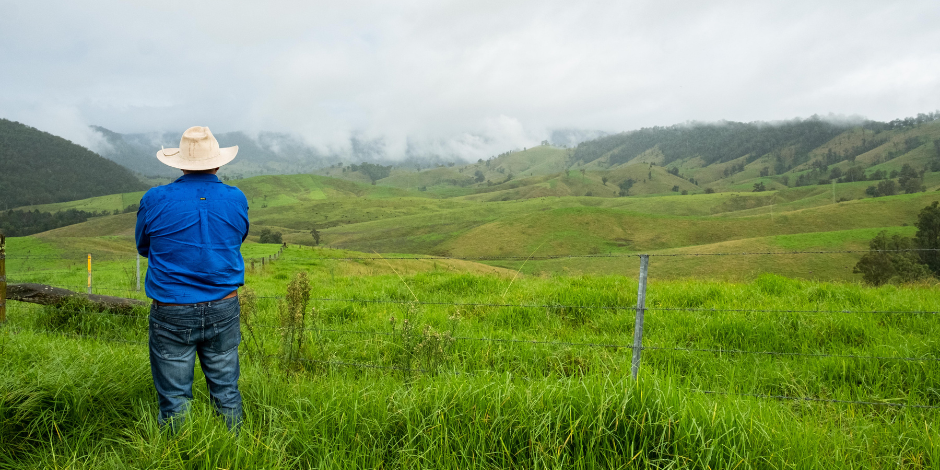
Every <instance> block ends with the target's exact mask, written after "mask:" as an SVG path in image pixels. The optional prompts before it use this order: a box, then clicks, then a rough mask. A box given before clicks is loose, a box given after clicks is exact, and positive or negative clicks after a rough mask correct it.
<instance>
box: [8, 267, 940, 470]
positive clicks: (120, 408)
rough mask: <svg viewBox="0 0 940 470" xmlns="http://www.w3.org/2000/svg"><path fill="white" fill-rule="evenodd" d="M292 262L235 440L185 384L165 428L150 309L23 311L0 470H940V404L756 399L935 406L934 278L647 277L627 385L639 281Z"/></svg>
mask: <svg viewBox="0 0 940 470" xmlns="http://www.w3.org/2000/svg"><path fill="white" fill-rule="evenodd" d="M307 251H308V252H309V250H307ZM288 254H289V255H290V256H288ZM288 254H285V256H284V258H283V261H278V262H276V263H274V264H272V265H269V266H267V267H266V268H265V270H263V271H262V270H260V269H259V270H258V271H257V272H255V273H253V274H251V275H250V276H249V279H248V283H249V285H250V287H251V289H250V290H247V289H246V290H243V291H242V294H241V295H242V299H241V300H242V307H243V318H242V321H243V338H244V339H245V341H243V343H242V358H243V361H244V362H243V364H244V368H243V375H242V383H241V386H242V391H243V394H244V399H245V406H246V421H245V425H244V427H243V428H242V433H241V435H239V436H238V437H232V436H231V435H230V434H229V433H228V432H227V430H226V428H225V426H224V423H222V422H221V421H220V420H218V419H216V418H215V417H214V416H213V413H212V412H211V408H210V406H209V405H208V399H207V392H206V389H205V385H204V384H203V383H201V378H198V377H200V376H198V375H197V381H196V382H197V385H196V395H197V400H196V402H195V403H196V406H195V407H194V409H193V411H192V413H193V419H191V420H189V421H188V423H189V424H187V427H186V428H185V429H184V430H183V431H182V432H181V433H180V434H178V435H176V436H169V435H166V434H163V433H161V431H160V430H159V429H158V428H157V426H156V423H155V419H154V416H155V415H156V400H155V394H154V391H153V388H152V382H151V380H150V376H149V368H148V364H147V352H146V346H145V345H144V344H135V343H133V342H146V330H147V326H146V325H147V324H146V316H145V314H144V312H137V313H136V314H134V315H124V316H113V315H103V314H97V313H94V312H90V311H84V310H82V309H81V308H80V307H76V308H64V309H50V308H43V307H29V308H26V307H22V306H20V305H21V304H20V305H18V306H17V307H16V310H14V311H13V312H11V314H10V318H11V321H10V322H9V324H7V325H6V326H4V327H3V328H2V330H0V467H9V468H55V467H62V468H66V467H69V468H86V467H87V468H123V467H135V468H138V467H147V468H163V467H168V468H175V467H185V468H314V467H317V468H323V467H329V468H346V467H356V468H361V467H404V468H416V467H421V468H426V467H435V468H437V467H444V468H462V467H486V468H489V467H498V468H507V467H511V468H569V467H570V468H641V467H670V468H672V467H675V468H813V467H825V468H833V467H842V468H859V467H871V468H897V467H907V468H933V467H936V466H937V465H938V463H940V454H938V450H937V449H938V446H937V444H936V443H937V442H938V439H940V434H938V429H937V425H936V423H937V422H938V420H937V418H938V417H940V412H938V411H940V410H936V409H922V408H915V407H893V406H877V405H864V404H846V403H838V402H806V401H800V400H778V399H772V398H760V397H757V396H755V395H760V396H788V397H794V398H800V397H810V398H818V399H822V400H846V401H866V402H878V403H885V404H912V405H923V406H940V363H938V362H937V360H936V359H937V358H938V357H940V343H938V342H937V341H936V338H937V337H938V333H940V315H937V314H935V313H910V312H915V311H920V312H938V311H940V298H938V297H937V296H936V294H935V292H936V291H935V288H934V287H933V286H930V285H924V286H901V287H899V286H885V287H879V288H870V287H865V286H861V285H857V284H845V283H824V282H815V281H805V280H794V279H788V278H784V277H780V276H773V275H764V276H761V277H759V278H757V279H756V280H754V281H752V282H747V283H731V282H719V281H703V280H694V279H693V280H675V281H656V280H651V283H650V286H649V291H648V294H647V306H648V307H649V308H650V310H649V311H648V312H647V314H646V327H645V329H644V334H645V337H644V344H645V345H647V346H650V347H651V349H648V350H646V351H644V352H643V363H642V365H641V369H640V378H639V381H638V382H633V381H631V380H629V377H630V355H631V350H630V344H631V338H632V333H633V315H634V312H633V305H634V304H635V302H636V288H637V285H636V281H634V280H632V279H628V278H624V277H618V276H546V277H532V276H522V277H520V278H517V279H515V281H513V278H512V277H509V276H507V277H499V276H492V275H482V274H459V273H454V272H451V271H440V270H438V271H432V272H424V273H412V274H406V275H403V276H402V277H399V276H398V275H396V274H391V273H389V274H376V275H372V276H361V275H358V276H350V275H346V273H348V272H349V271H347V270H334V272H332V273H331V272H330V270H329V269H327V265H328V264H329V263H330V261H328V260H322V259H314V258H311V259H309V260H307V261H304V260H300V259H299V258H300V257H301V256H302V254H303V250H297V251H294V252H288ZM290 260H294V261H290ZM344 263H345V262H344ZM298 271H304V272H305V274H304V275H297V276H295V273H297V272H298ZM336 272H339V273H340V274H339V275H336ZM304 276H306V277H307V281H306V282H307V283H308V284H307V287H305V283H304V281H303V277H304ZM308 289H309V291H308ZM307 292H309V294H307ZM376 301H379V302H376ZM305 303H306V306H304V304H305ZM454 304H459V305H454ZM889 312H890V313H889ZM393 318H394V321H393ZM297 319H300V321H299V322H298V321H297ZM405 320H407V321H408V326H407V327H406V326H405ZM285 321H287V323H285ZM285 333H288V335H287V336H285ZM67 335H72V336H67ZM75 335H80V336H82V337H98V338H103V339H102V340H96V339H82V338H76V337H75ZM285 338H287V339H288V341H287V342H285ZM108 340H122V341H129V342H131V343H115V342H112V341H108ZM285 345H287V346H285ZM285 348H286V349H285ZM729 350H744V351H748V352H754V353H760V352H773V353H782V355H780V354H748V353H742V352H738V351H729ZM816 355H820V356H816ZM851 356H864V357H851ZM872 356H874V358H873V357H872ZM285 357H288V358H290V360H289V361H283V360H272V358H275V359H276V358H282V359H283V358H285ZM903 358H913V359H915V360H902V359H903ZM288 372H289V373H288ZM197 374H198V368H197ZM707 392H720V394H714V393H707Z"/></svg>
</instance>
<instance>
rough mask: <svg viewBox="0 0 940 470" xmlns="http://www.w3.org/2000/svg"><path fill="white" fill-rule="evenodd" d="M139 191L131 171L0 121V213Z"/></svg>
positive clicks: (140, 186) (43, 134) (53, 138)
mask: <svg viewBox="0 0 940 470" xmlns="http://www.w3.org/2000/svg"><path fill="white" fill-rule="evenodd" d="M143 189H146V186H145V185H144V184H143V183H141V182H140V181H138V180H137V178H135V177H134V175H133V174H131V172H130V171H128V170H127V169H125V168H124V167H122V166H120V165H118V164H116V163H113V162H111V161H108V160H107V159H104V158H102V157H100V156H98V155H97V154H95V153H94V152H92V151H90V150H88V149H86V148H84V147H81V146H79V145H76V144H73V143H72V142H69V141H68V140H65V139H63V138H61V137H56V136H54V135H52V134H49V133H47V132H42V131H40V130H38V129H34V128H32V127H29V126H26V125H24V124H20V123H18V122H14V121H8V120H6V119H0V210H7V209H12V208H14V207H18V206H25V205H30V204H46V203H54V202H62V201H72V200H77V199H85V198H89V197H92V196H100V195H104V194H114V193H123V192H129V191H140V190H143ZM121 209H123V207H122V208H121Z"/></svg>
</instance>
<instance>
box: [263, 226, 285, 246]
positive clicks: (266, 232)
mask: <svg viewBox="0 0 940 470" xmlns="http://www.w3.org/2000/svg"><path fill="white" fill-rule="evenodd" d="M258 235H260V240H258V242H259V243H276V244H278V245H280V244H281V243H284V238H283V235H282V234H281V232H272V231H271V229H269V228H263V229H261V232H259V233H258Z"/></svg>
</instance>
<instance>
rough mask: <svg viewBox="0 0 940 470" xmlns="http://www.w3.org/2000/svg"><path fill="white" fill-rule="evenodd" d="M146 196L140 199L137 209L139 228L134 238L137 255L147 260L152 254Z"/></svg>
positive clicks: (135, 230) (135, 231) (136, 229)
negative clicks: (145, 202) (148, 231)
mask: <svg viewBox="0 0 940 470" xmlns="http://www.w3.org/2000/svg"><path fill="white" fill-rule="evenodd" d="M146 196H147V195H146V194H145V195H144V197H142V198H141V199H140V207H139V208H138V209H137V227H136V228H135V229H134V238H135V239H136V240H137V253H140V256H143V257H144V258H147V257H148V256H147V255H148V254H150V234H149V233H147V206H146V205H145V204H144V201H145V200H146V199H147V198H146Z"/></svg>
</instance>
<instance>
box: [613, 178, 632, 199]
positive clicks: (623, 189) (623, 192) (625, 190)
mask: <svg viewBox="0 0 940 470" xmlns="http://www.w3.org/2000/svg"><path fill="white" fill-rule="evenodd" d="M634 183H636V181H633V178H627V179H625V180H623V181H621V182H620V183H618V184H617V187H619V188H620V193H619V195H620V196H621V197H622V196H629V195H630V188H632V187H633V184H634Z"/></svg>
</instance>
